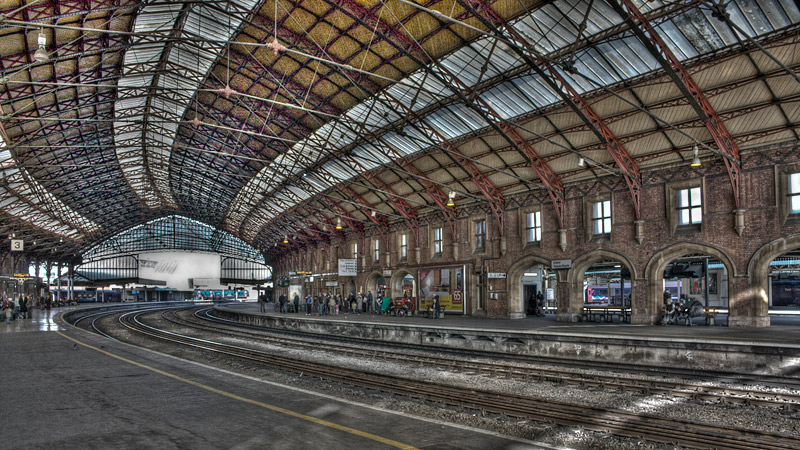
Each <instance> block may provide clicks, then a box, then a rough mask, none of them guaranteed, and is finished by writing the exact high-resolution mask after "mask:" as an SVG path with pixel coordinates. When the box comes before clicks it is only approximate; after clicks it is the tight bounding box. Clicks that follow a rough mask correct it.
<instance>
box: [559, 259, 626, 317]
mask: <svg viewBox="0 0 800 450" xmlns="http://www.w3.org/2000/svg"><path fill="white" fill-rule="evenodd" d="M568 279H569V292H570V294H569V305H568V306H567V308H565V309H564V311H563V312H560V315H561V317H559V320H564V321H578V320H579V319H580V318H581V317H582V315H583V308H584V306H609V307H615V308H631V311H629V312H630V313H631V314H630V316H629V317H630V320H631V323H633V322H635V321H637V320H639V319H637V318H635V317H634V315H633V313H632V310H633V305H634V304H635V302H636V295H635V289H634V283H635V280H636V279H637V278H636V268H635V267H634V265H633V263H632V262H631V260H630V259H628V257H627V256H625V255H623V254H622V253H617V252H613V251H610V250H600V249H598V250H593V251H591V252H589V253H585V254H583V255H581V256H580V257H578V258H577V259H575V261H573V262H572V269H571V270H570V272H569V275H568ZM623 316H624V315H623Z"/></svg>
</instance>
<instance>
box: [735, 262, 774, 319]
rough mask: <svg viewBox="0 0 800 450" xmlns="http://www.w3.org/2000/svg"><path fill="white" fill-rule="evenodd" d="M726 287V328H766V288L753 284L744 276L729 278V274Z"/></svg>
mask: <svg viewBox="0 0 800 450" xmlns="http://www.w3.org/2000/svg"><path fill="white" fill-rule="evenodd" d="M768 282H769V281H767V283H768ZM728 285H729V288H728V326H729V327H768V326H769V324H770V320H769V293H768V292H767V291H766V288H767V287H768V286H764V283H759V282H756V283H753V282H752V281H751V280H749V278H748V277H746V276H738V277H731V275H730V274H729V275H728Z"/></svg>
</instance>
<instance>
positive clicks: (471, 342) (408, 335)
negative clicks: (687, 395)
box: [215, 303, 800, 378]
mask: <svg viewBox="0 0 800 450" xmlns="http://www.w3.org/2000/svg"><path fill="white" fill-rule="evenodd" d="M215 309H216V310H217V311H218V312H219V314H220V315H221V316H222V317H224V318H227V319H230V320H235V321H240V322H243V323H250V324H258V325H261V326H268V327H275V328H287V329H292V330H299V331H309V332H314V333H323V334H324V333H331V334H336V335H346V336H354V337H362V338H365V339H373V340H387V341H402V342H406V343H416V344H419V345H422V346H431V347H435V346H440V347H454V348H469V349H475V350H482V351H487V352H496V353H501V354H506V353H507V354H519V355H528V356H543V357H555V358H563V359H568V360H574V361H617V362H619V363H625V364H640V365H650V366H663V367H681V368H685V369H691V370H709V371H725V372H733V373H740V374H755V375H758V374H762V375H781V376H787V377H792V378H800V319H798V318H796V317H789V318H782V319H780V321H781V322H784V323H786V324H785V325H773V326H770V327H766V328H740V327H736V328H730V327H727V326H722V325H720V324H724V320H720V321H717V325H715V326H705V325H703V323H704V321H703V319H702V318H695V325H694V326H691V327H689V326H685V325H668V326H660V325H630V324H619V323H616V322H614V323H604V322H578V323H569V322H556V320H555V316H554V315H546V316H545V317H528V318H525V319H514V320H511V319H486V318H476V317H468V316H463V315H456V314H447V315H446V317H445V318H444V319H438V320H437V319H428V318H426V317H423V316H412V317H396V316H385V315H376V314H372V313H362V314H360V315H358V314H356V315H354V314H346V315H345V314H339V315H328V316H320V317H314V316H306V315H305V314H304V313H302V312H301V313H299V314H294V313H285V314H281V313H277V312H274V310H273V308H271V304H270V307H268V312H266V313H262V312H260V310H259V305H258V304H257V303H231V304H225V305H218V306H216V307H215Z"/></svg>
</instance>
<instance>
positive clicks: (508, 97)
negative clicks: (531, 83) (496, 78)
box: [483, 82, 534, 120]
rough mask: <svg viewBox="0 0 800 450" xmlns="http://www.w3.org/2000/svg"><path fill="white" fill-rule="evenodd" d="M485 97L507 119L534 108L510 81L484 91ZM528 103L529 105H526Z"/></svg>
mask: <svg viewBox="0 0 800 450" xmlns="http://www.w3.org/2000/svg"><path fill="white" fill-rule="evenodd" d="M483 98H484V99H485V100H486V101H488V102H489V103H490V104H491V105H492V108H493V109H494V110H495V111H496V112H497V113H498V114H500V116H501V117H502V118H503V119H505V120H508V119H511V118H512V117H517V116H519V115H521V114H524V113H526V112H530V111H532V110H533V109H534V105H532V104H531V103H530V102H529V101H528V99H526V98H524V97H523V96H522V95H520V94H519V93H518V92H517V91H516V89H514V85H513V84H512V83H509V82H505V83H501V84H499V85H497V86H495V87H494V88H492V89H491V90H489V91H487V92H486V93H484V95H483ZM526 105H527V106H526Z"/></svg>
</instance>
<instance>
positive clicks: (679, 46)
mask: <svg viewBox="0 0 800 450" xmlns="http://www.w3.org/2000/svg"><path fill="white" fill-rule="evenodd" d="M656 31H657V32H658V33H659V34H660V35H661V39H663V40H664V43H665V44H667V46H668V47H669V49H670V50H671V51H672V52H673V53H674V54H675V56H676V57H677V58H678V59H679V60H686V59H689V58H694V57H695V56H697V55H699V53H698V51H697V49H696V48H695V47H694V45H692V43H691V42H690V41H689V40H688V39H686V36H684V35H683V33H682V32H681V31H680V30H679V29H678V28H677V27H676V26H675V24H673V23H672V22H665V23H663V24H661V25H660V26H658V27H657V30H656Z"/></svg>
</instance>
